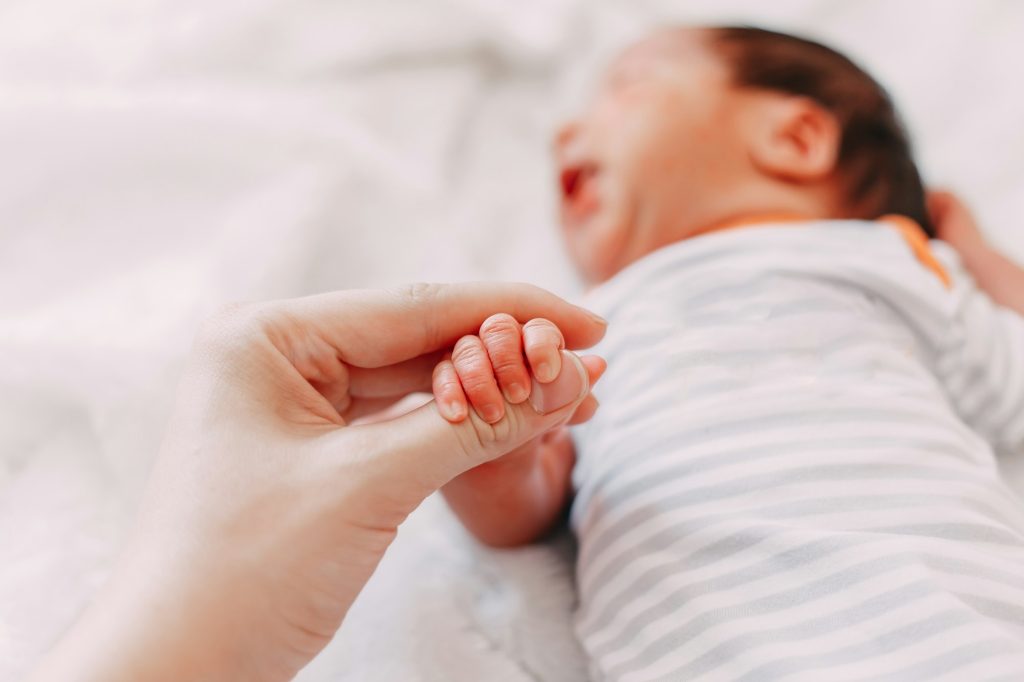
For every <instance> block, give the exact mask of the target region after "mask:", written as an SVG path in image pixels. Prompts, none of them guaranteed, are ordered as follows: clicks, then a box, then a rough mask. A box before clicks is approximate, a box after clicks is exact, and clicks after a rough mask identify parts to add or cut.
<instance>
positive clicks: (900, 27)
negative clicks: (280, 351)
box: [0, 0, 1024, 682]
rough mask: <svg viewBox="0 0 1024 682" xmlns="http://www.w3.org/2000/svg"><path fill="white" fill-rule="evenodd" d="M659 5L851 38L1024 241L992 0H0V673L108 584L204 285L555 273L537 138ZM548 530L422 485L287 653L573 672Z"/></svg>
mask: <svg viewBox="0 0 1024 682" xmlns="http://www.w3.org/2000/svg"><path fill="white" fill-rule="evenodd" d="M664 20H690V21H706V22H721V21H745V22H757V23H762V24H766V25H769V26H776V27H781V28H784V29H791V30H799V31H804V32H807V33H810V34H812V35H815V36H819V37H822V38H824V39H826V40H828V41H831V42H833V43H834V44H836V45H837V46H838V47H841V48H843V49H846V50H848V51H849V52H850V53H851V54H852V55H854V56H856V57H857V58H859V59H860V60H861V61H863V62H864V63H865V64H866V65H867V66H868V67H870V68H871V69H872V70H873V71H874V72H876V73H877V75H878V76H879V77H880V78H881V79H882V80H883V81H884V82H885V83H886V84H887V85H889V86H890V87H891V89H892V90H893V92H894V93H895V95H896V98H897V100H898V102H899V103H900V104H901V105H902V106H903V108H904V111H905V113H906V115H907V118H908V120H909V122H910V127H911V129H912V130H913V131H914V133H915V138H916V140H917V143H918V148H919V151H920V157H921V160H922V163H923V166H924V168H925V171H926V173H927V176H928V178H929V179H931V180H932V181H934V182H938V183H942V184H948V185H950V186H953V187H955V188H957V189H959V190H960V191H962V192H963V193H964V194H965V195H966V196H967V197H968V198H969V199H970V200H971V201H972V202H973V203H974V205H975V207H976V208H977V211H978V213H979V214H980V215H981V217H982V219H983V220H984V222H985V224H986V226H988V227H989V228H990V229H991V232H992V234H993V235H994V237H995V238H996V239H997V240H998V241H999V242H1000V243H1001V244H1003V245H1004V246H1005V247H1006V248H1007V249H1008V250H1010V251H1011V252H1012V253H1014V254H1015V255H1016V256H1018V257H1021V258H1024V227H1022V223H1021V218H1020V216H1021V215H1022V212H1024V191H1022V188H1024V128H1022V126H1021V125H1020V122H1021V121H1024V96H1022V94H1021V93H1020V90H1019V88H1018V87H1017V84H1019V83H1021V82H1024V73H1022V71H1024V42H1022V41H1020V39H1019V38H1020V36H1021V35H1022V31H1024V4H1021V3H1017V2H1013V0H1004V1H998V0H988V1H975V0H962V1H960V2H955V1H946V2H940V1H928V2H925V1H924V0H903V1H894V0H867V1H863V2H858V3H841V2H830V1H827V0H790V1H789V2H783V1H781V0H779V1H777V2H773V3H763V2H757V1H755V0H747V1H741V0H729V1H725V0H699V1H695V0H689V1H688V2H682V1H680V2H635V1H632V2H631V1H627V0H618V1H611V0H605V1H600V2H594V1H585V0H519V1H518V2H516V3H508V2H504V1H503V0H429V1H428V0H348V1H346V2H335V3H329V2H317V1H314V0H290V1H288V2H285V1H284V0H245V1H242V0H222V1H221V2H216V3H210V2H205V1H202V2H201V1H199V0H174V1H172V0H148V1H140V2H132V3H124V2H119V1H117V0H93V1H92V2H87V3H83V2H72V1H71V0H8V2H6V3H4V4H3V5H0V679H4V680H6V679H18V678H19V677H20V676H21V675H22V674H23V673H24V672H25V671H26V670H27V669H28V668H29V667H30V666H31V665H32V663H33V661H35V660H36V659H37V658H38V656H39V655H40V653H41V652H43V651H44V650H45V649H46V648H47V647H48V646H49V645H50V644H51V643H52V642H53V640H54V639H55V637H57V636H58V635H59V633H60V632H61V630H62V629H63V628H65V627H66V626H67V625H68V624H69V623H70V622H71V621H72V620H73V619H74V617H75V615H76V614H77V613H78V612H79V611H80V610H81V608H82V607H83V605H84V604H86V603H87V601H88V599H89V597H90V595H91V594H92V592H93V590H95V588H96V587H97V586H98V585H99V584H100V583H101V582H102V580H103V578H104V576H105V575H106V572H107V571H108V570H109V568H110V565H111V561H112V559H113V557H114V556H115V555H116V552H117V548H118V547H119V545H120V543H121V542H122V540H123V538H124V536H125V532H126V528H127V525H128V522H129V521H130V519H131V515H132V512H133V510H134V509H135V507H136V504H137V502H138V496H139V492H140V488H141V483H142V481H143V480H144V478H145V475H146V472H147V470H148V467H149V464H150V462H151V458H152V453H153V452H154V451H155V450H156V447H157V444H158V442H159V439H160V433H161V430H162V428H163V424H164V420H165V419H166V416H167V412H168V409H169V406H170V402H171V399H172V394H173V390H174V384H175V378H176V376H177V373H178V371H179V369H180V366H181V361H182V358H183V355H184V353H185V352H186V350H187V348H188V344H189V341H190V338H191V335H192V331H193V329H194V328H195V326H196V324H197V322H198V321H199V320H200V319H201V318H202V317H204V316H205V315H207V314H208V313H209V312H210V311H212V310H213V309H215V308H216V307H217V306H218V305H220V304H221V303H222V302H225V301H229V300H238V299H259V298H268V297H285V296H294V295H300V294H304V293H311V292H315V291H321V290H325V289H334V288H341V287H353V286H377V285H388V284H393V283H399V282H406V281H414V280H461V279H487V278H498V279H521V280H529V281H533V282H536V283H539V284H541V285H544V286H547V287H549V288H552V289H554V290H556V291H558V292H560V293H562V294H565V295H568V296H572V295H574V294H576V293H577V292H578V285H577V283H576V281H575V279H574V278H573V276H572V275H571V273H570V271H569V268H568V266H567V264H566V261H565V259H564V256H563V255H562V254H561V252H560V250H559V246H558V241H557V238H556V236H555V232H554V229H553V220H552V216H553V193H552V187H553V182H552V174H551V170H550V167H549V164H548V161H547V158H546V150H547V139H548V136H549V134H550V131H551V129H552V126H553V124H554V122H555V121H556V119H557V117H558V116H559V115H560V114H561V113H563V112H565V111H566V110H567V109H568V108H569V107H570V105H571V103H572V102H573V101H574V99H575V97H576V96H577V94H578V92H579V90H580V83H582V82H583V81H582V77H583V74H585V73H588V71H589V70H590V69H592V68H593V66H594V64H596V63H597V62H598V61H599V60H600V58H601V57H602V55H604V54H607V52H608V51H609V50H610V49H611V48H612V47H613V46H615V45H618V44H621V42H622V40H624V39H625V38H627V37H629V36H631V35H635V34H636V33H637V32H638V31H641V30H642V29H643V28H644V27H646V26H650V25H652V24H654V23H657V22H659V21H664ZM1019 459H1024V458H1019ZM1014 477H1015V480H1017V481H1021V480H1024V475H1022V474H1020V473H1017V474H1014ZM569 552H570V549H569V546H568V543H567V542H566V541H565V539H564V538H563V539H562V540H560V541H558V542H553V543H549V544H547V545H540V546H537V547H533V548H529V549H526V550H522V551H516V552H492V551H488V550H485V549H482V548H480V547H477V546H475V545H474V544H473V543H472V542H471V541H469V540H468V538H467V537H466V536H465V534H464V533H463V532H462V531H461V529H459V527H458V526H457V525H456V524H455V523H454V522H453V520H452V519H451V517H450V516H449V515H448V513H447V512H446V510H445V509H444V507H443V505H442V504H440V503H438V501H437V500H430V501H428V503H427V504H426V505H425V506H424V507H423V508H422V509H421V510H420V511H419V512H417V513H416V514H415V515H414V516H413V517H412V518H411V519H410V521H409V523H408V524H407V525H406V526H405V527H404V528H403V529H402V531H401V533H400V536H399V540H398V541H397V542H396V544H395V546H394V547H393V549H392V550H391V552H390V553H389V555H388V557H387V558H386V559H385V561H384V562H383V564H382V566H381V570H380V572H379V574H378V575H377V576H375V578H374V580H373V581H372V582H371V585H370V586H369V588H368V589H367V591H366V593H365V594H364V595H363V596H362V597H361V598H360V600H359V601H358V602H357V604H356V606H355V607H354V608H353V611H352V612H351V614H350V617H349V620H348V622H347V624H346V628H345V631H344V632H343V633H342V634H341V635H339V636H338V637H337V638H336V640H335V641H334V642H333V643H332V644H331V646H330V647H329V648H328V649H327V651H325V652H324V654H323V655H322V656H321V657H320V658H319V659H318V660H317V661H315V662H314V663H313V664H312V665H311V666H310V667H309V668H308V669H307V670H306V671H304V673H303V674H302V675H301V679H303V680H306V681H307V682H311V681H314V680H364V681H373V680H382V681H383V680H389V681H390V680H397V679H401V680H410V681H417V680H423V681H424V682H428V681H429V682H433V681H435V680H444V681H446V682H447V681H453V682H460V681H462V680H466V681H470V680H472V681H474V682H475V681H477V680H481V679H487V680H496V681H499V682H503V681H506V680H507V681H510V682H512V681H516V682H517V681H519V680H559V681H560V682H562V681H566V682H571V681H572V680H582V679H585V673H584V670H585V668H584V665H583V661H582V659H581V657H580V655H579V651H578V649H577V648H576V645H575V642H574V640H573V638H572V633H571V626H570V619H569V613H570V611H571V607H572V600H573V594H572V585H571V562H570V559H569ZM410 564H415V565H416V566H417V567H418V569H417V575H416V580H410V576H409V575H408V573H407V570H406V568H405V567H406V566H408V565H410Z"/></svg>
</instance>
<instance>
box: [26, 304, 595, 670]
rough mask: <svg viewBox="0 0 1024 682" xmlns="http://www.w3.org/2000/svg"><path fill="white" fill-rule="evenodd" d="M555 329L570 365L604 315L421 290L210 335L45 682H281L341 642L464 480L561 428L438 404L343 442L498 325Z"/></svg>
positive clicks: (260, 316) (561, 419)
mask: <svg viewBox="0 0 1024 682" xmlns="http://www.w3.org/2000/svg"><path fill="white" fill-rule="evenodd" d="M497 312H505V313H510V314H511V315H513V316H514V317H516V318H517V319H519V320H520V321H524V322H525V321H526V320H529V319H531V318H536V317H544V318H547V319H550V320H551V321H552V322H554V323H555V324H556V325H558V327H559V328H560V329H561V330H562V331H563V333H564V335H565V340H566V344H567V346H568V347H570V348H581V347H587V346H590V345H592V344H594V343H596V342H597V341H598V340H599V339H600V338H601V336H602V335H603V333H604V323H603V321H602V320H600V318H596V317H595V316H593V315H591V314H590V313H587V312H586V311H584V310H583V309H581V308H577V307H576V306H572V305H570V304H568V303H565V302H564V301H562V300H561V299H559V298H557V297H555V296H553V295H552V294H549V293H547V292H545V291H542V290H540V289H537V288H535V287H531V286H527V285H499V284H473V285H451V286H442V285H437V286H432V285H419V286H413V287H409V288H404V289H400V290H395V291H347V292H339V293H332V294H326V295H322V296H314V297H310V298H304V299H298V300H292V301H281V302H275V303H267V304H259V305H248V306H241V307H236V308H234V309H232V310H230V311H227V312H225V313H223V314H221V315H219V316H218V317H216V318H215V319H213V320H212V321H211V322H209V323H208V324H207V325H206V327H205V328H204V329H203V330H202V331H201V333H200V334H199V337H198V339H197V342H196V345H195V348H194V349H193V352H192V356H191V360H190V363H189V365H188V368H187V370H186V372H185V377H184V379H183V382H182V385H181V387H180V389H179V393H178V399H177V404H176V408H175V412H174V416H173V417H172V420H171V423H170V427H169V431H168V434H167V436H166V439H165V441H164V444H163V447H162V449H161V453H160V456H159V457H158V459H157V463H156V465H155V467H154V471H153V474H152V477H151V482H150V487H149V489H148V493H147V495H146V501H145V504H144V507H143V510H142V514H141V516H140V521H139V525H138V529H137V531H136V533H135V534H134V536H133V541H132V542H131V543H130V544H129V547H128V549H127V550H126V552H125V555H124V557H123V560H122V562H121V563H120V565H119V567H118V569H117V570H116V571H115V572H114V575H113V577H112V579H111V580H110V582H109V584H108V586H107V588H106V589H105V590H104V591H103V592H102V593H101V594H100V595H99V597H98V598H97V599H96V601H95V603H94V605H93V607H92V608H91V609H90V610H89V612H88V613H87V614H86V615H85V616H84V618H83V619H82V621H80V622H79V624H78V625H77V626H76V627H75V628H73V630H72V631H71V633H70V634H69V636H68V637H66V638H65V640H64V641H63V642H62V643H61V645H59V646H58V647H57V649H56V650H55V651H54V652H52V654H51V656H50V657H49V658H48V660H47V662H45V663H44V665H43V667H42V668H41V669H40V670H39V671H38V673H37V677H36V679H53V680H58V679H59V680H103V681H104V682H114V681H117V680H142V679H145V680H164V679H166V680H185V679H188V680H235V679H245V680H286V679H290V678H291V677H292V676H294V675H295V673H296V672H297V671H298V670H299V669H300V668H302V667H303V666H304V665H305V664H306V663H307V662H308V661H309V660H310V659H312V658H313V656H314V655H316V653H317V652H319V651H320V650H321V649H322V648H323V647H324V646H325V645H326V643H327V642H328V641H329V640H330V639H331V637H332V636H333V635H334V634H335V632H336V630H337V629H338V627H339V626H340V625H341V622H342V620H343V619H344V616H345V613H346V612H347V610H348V608H349V606H350V604H351V603H352V601H353V600H354V599H355V597H356V595H357V594H358V593H359V591H360V590H361V588H362V587H363V585H364V584H365V582H366V581H367V579H368V578H369V577H370V575H371V574H372V573H373V571H374V569H375V567H376V566H377V563H378V562H379V560H380V558H381V557H382V555H383V554H384V551H385V550H386V549H387V547H388V545H390V543H391V542H392V540H393V539H394V537H395V534H396V530H397V528H398V525H399V524H400V523H402V521H403V520H404V519H405V518H406V516H407V515H408V514H409V513H410V512H411V511H412V510H413V509H415V508H416V507H417V505H419V504H420V502H422V501H423V499H425V498H426V497H427V496H428V495H429V494H430V493H432V492H434V491H435V490H437V489H438V488H440V487H441V486H442V485H444V484H445V483H447V482H448V481H449V480H451V479H452V478H454V477H455V476H457V475H458V474H460V473H462V472H464V471H466V470H467V469H469V468H471V467H473V466H476V465H478V464H481V463H483V462H486V461H489V460H491V459H493V458H495V457H498V456H500V455H502V454H504V453H505V452H508V451H510V450H512V449H514V448H516V447H517V446H519V445H521V444H522V443H524V442H526V441H528V440H530V439H532V438H534V437H536V436H538V435H539V434H541V433H543V432H545V431H547V430H549V429H552V428H554V427H556V426H558V425H560V424H563V423H565V422H567V421H568V420H569V419H570V418H571V417H572V416H573V413H574V412H575V410H576V408H577V407H578V406H579V405H580V404H581V402H582V401H583V400H584V399H585V398H586V397H587V395H588V394H589V383H590V378H589V377H588V375H587V372H586V370H585V369H584V367H583V365H582V364H581V363H580V362H578V360H574V361H572V362H566V363H563V367H562V372H563V374H564V373H569V376H566V377H559V379H558V380H557V381H556V382H553V384H558V385H559V386H560V387H561V388H560V390H561V391H562V392H563V394H564V393H565V386H566V384H567V383H569V384H571V383H572V382H575V384H576V386H577V387H578V390H576V391H570V394H571V395H569V396H567V397H565V398H564V402H565V403H566V404H565V405H564V406H563V407H561V408H560V409H555V411H553V412H549V413H548V414H545V415H541V414H538V413H536V412H535V411H533V409H532V408H531V407H530V404H529V403H528V402H527V403H522V404H520V405H511V404H508V405H506V409H505V416H504V417H503V418H502V419H501V421H499V422H497V423H495V424H487V423H485V422H484V421H482V420H481V419H479V418H478V417H477V416H476V415H475V414H472V415H471V416H470V418H468V419H466V420H464V421H462V422H460V423H458V424H451V423H449V422H447V421H445V420H444V419H442V418H441V416H440V415H439V413H438V411H437V409H436V408H435V405H434V403H429V404H427V405H425V406H423V407H422V408H420V409H418V410H415V411H413V412H411V413H409V414H406V415H404V416H401V417H398V418H396V419H392V420H387V421H378V422H375V423H369V424H362V425H347V424H348V423H349V422H350V421H351V420H352V419H353V418H355V417H358V416H360V415H364V414H368V413H372V412H374V411H376V410H378V409H380V408H381V407H382V406H383V405H386V404H388V403H390V402H393V401H394V400H395V399H397V398H400V397H401V396H404V395H406V394H408V393H409V392H412V391H418V390H427V389H429V386H430V378H431V372H432V370H433V368H434V364H435V362H436V361H437V359H438V358H439V357H440V354H439V353H437V351H441V350H443V349H446V348H449V347H450V346H451V345H452V344H453V343H454V342H455V341H456V340H457V339H458V338H459V337H460V336H462V335H464V334H470V333H474V332H475V331H476V330H477V329H478V328H479V326H480V324H481V323H482V322H483V321H484V320H485V319H486V318H487V317H488V316H490V315H491V314H493V313H497Z"/></svg>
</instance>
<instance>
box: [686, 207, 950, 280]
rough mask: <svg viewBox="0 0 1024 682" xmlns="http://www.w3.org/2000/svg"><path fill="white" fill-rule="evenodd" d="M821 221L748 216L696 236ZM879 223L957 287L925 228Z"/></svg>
mask: <svg viewBox="0 0 1024 682" xmlns="http://www.w3.org/2000/svg"><path fill="white" fill-rule="evenodd" d="M816 220H818V219H817V218H808V217H806V216H802V215H798V214H796V213H762V214H754V215H750V216H745V217H743V218H736V219H734V220H727V221H725V222H722V223H719V224H717V225H713V226H711V227H709V228H707V229H705V230H701V231H700V232H698V233H696V234H695V235H693V236H695V237H697V236H700V235H703V234H710V233H712V232H724V231H725V230H734V229H738V228H741V227H756V226H758V225H777V224H779V223H808V222H811V221H816ZM877 222H879V223H882V224H883V225H887V226H889V227H891V228H893V229H894V230H896V231H897V232H899V233H900V236H901V237H903V241H905V242H906V243H907V246H908V247H909V248H910V250H911V251H912V252H913V254H914V256H915V257H916V258H917V260H918V261H920V263H921V265H923V266H924V267H925V268H927V269H928V270H930V271H931V272H932V274H934V275H935V276H936V277H938V278H939V281H941V282H942V284H943V285H944V286H945V287H946V288H947V289H949V288H951V287H952V286H953V280H952V278H951V277H950V276H949V273H948V272H946V269H945V268H944V267H942V263H940V262H939V259H938V258H936V257H935V254H934V253H932V250H931V247H930V246H929V244H928V235H927V234H925V231H924V230H923V229H921V226H920V225H918V224H917V222H916V221H914V220H911V219H910V218H908V217H906V216H902V215H896V214H891V215H885V216H882V217H881V218H879V219H878V221H877Z"/></svg>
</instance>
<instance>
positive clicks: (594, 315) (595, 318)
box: [580, 308, 608, 327]
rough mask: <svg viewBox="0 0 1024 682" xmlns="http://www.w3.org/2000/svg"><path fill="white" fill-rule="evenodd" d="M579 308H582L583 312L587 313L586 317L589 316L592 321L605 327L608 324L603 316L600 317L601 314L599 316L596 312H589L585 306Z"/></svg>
mask: <svg viewBox="0 0 1024 682" xmlns="http://www.w3.org/2000/svg"><path fill="white" fill-rule="evenodd" d="M580 310H582V311H583V312H585V313H586V314H587V317H589V318H590V319H592V320H593V321H594V322H597V323H598V324H600V325H603V326H605V327H607V326H608V320H606V319H604V318H603V317H601V316H600V315H598V314H597V313H593V312H590V311H589V310H587V309H586V308H580Z"/></svg>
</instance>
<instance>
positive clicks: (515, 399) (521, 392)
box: [505, 383, 530, 405]
mask: <svg viewBox="0 0 1024 682" xmlns="http://www.w3.org/2000/svg"><path fill="white" fill-rule="evenodd" d="M529 395H530V392H529V391H528V390H527V389H526V386H523V385H522V384H519V383H516V384H509V387H508V390H507V391H505V400H507V401H509V402H510V403H512V404H513V405H518V404H519V403H521V402H523V401H524V400H526V398H527V397H528V396H529Z"/></svg>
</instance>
